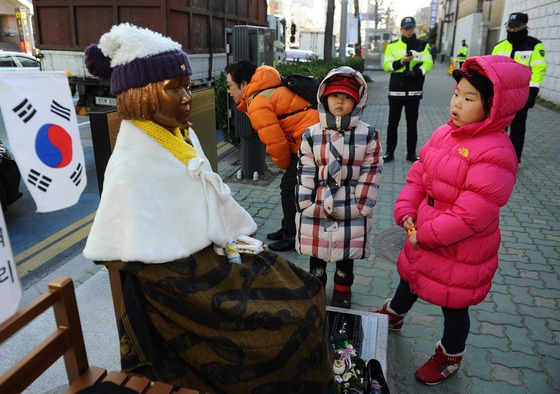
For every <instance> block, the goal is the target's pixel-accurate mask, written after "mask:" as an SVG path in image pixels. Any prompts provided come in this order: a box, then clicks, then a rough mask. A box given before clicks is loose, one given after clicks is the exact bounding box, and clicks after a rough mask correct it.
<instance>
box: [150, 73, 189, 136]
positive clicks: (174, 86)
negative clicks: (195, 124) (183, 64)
mask: <svg viewBox="0 0 560 394" xmlns="http://www.w3.org/2000/svg"><path fill="white" fill-rule="evenodd" d="M157 97H158V100H159V111H157V112H154V113H153V114H152V120H153V121H154V122H155V123H157V124H159V125H160V126H162V127H165V128H166V129H168V130H173V129H175V128H177V127H182V126H187V125H188V123H189V116H190V114H191V103H192V93H191V79H190V77H186V76H185V77H177V78H173V79H166V80H164V81H160V82H158V83H157Z"/></svg>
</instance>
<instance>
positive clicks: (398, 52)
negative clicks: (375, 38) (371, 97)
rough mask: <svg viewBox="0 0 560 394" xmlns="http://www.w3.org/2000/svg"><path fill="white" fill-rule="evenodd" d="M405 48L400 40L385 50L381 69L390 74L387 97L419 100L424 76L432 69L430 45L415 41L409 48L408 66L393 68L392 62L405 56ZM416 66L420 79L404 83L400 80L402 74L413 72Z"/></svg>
mask: <svg viewBox="0 0 560 394" xmlns="http://www.w3.org/2000/svg"><path fill="white" fill-rule="evenodd" d="M406 48H407V44H406V43H405V42H403V40H402V39H398V40H396V41H393V42H392V43H390V44H389V45H387V48H385V57H384V60H383V69H384V70H385V71H386V72H390V73H391V80H390V82H389V97H393V98H405V99H406V98H409V99H419V98H422V87H423V85H424V76H425V75H426V74H427V73H429V72H430V71H431V70H432V68H433V67H434V60H433V58H432V55H431V54H430V44H428V43H427V42H426V41H424V40H416V42H415V45H414V46H412V47H411V48H410V50H411V52H412V55H413V59H412V60H411V61H410V63H409V64H410V65H409V66H408V67H407V66H406V65H400V67H397V68H394V62H395V61H397V60H401V59H402V58H403V57H405V56H406ZM417 65H419V67H417V68H419V69H420V70H421V71H422V77H421V78H416V79H414V80H412V81H407V82H404V81H403V79H402V76H403V73H404V72H405V71H408V70H413V69H414V67H415V66H417Z"/></svg>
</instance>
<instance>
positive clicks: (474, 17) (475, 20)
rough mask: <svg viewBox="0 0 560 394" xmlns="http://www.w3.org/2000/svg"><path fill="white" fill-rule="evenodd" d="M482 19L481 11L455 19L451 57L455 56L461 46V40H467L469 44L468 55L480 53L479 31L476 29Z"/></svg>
mask: <svg viewBox="0 0 560 394" xmlns="http://www.w3.org/2000/svg"><path fill="white" fill-rule="evenodd" d="M481 21H482V13H480V12H478V13H474V14H469V15H467V16H465V17H463V18H461V19H459V20H458V21H457V27H456V29H457V30H456V32H455V43H454V45H453V48H455V50H454V53H453V57H457V54H458V53H459V48H461V41H462V40H465V41H467V45H468V46H469V56H476V55H479V54H481V51H482V49H481V48H483V47H481V40H480V31H479V30H478V29H477V27H478V26H480V24H481Z"/></svg>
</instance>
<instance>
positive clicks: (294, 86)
mask: <svg viewBox="0 0 560 394" xmlns="http://www.w3.org/2000/svg"><path fill="white" fill-rule="evenodd" d="M320 84H321V81H319V80H318V79H315V78H313V76H312V75H305V74H289V75H286V76H285V77H284V76H283V77H282V85H279V86H275V87H273V88H268V89H264V90H261V91H259V92H256V93H254V94H253V95H252V96H251V98H250V99H249V102H248V104H247V105H249V104H250V103H251V101H252V99H253V97H255V96H257V95H260V94H262V95H264V96H265V97H266V98H268V97H270V95H271V94H272V92H273V91H274V89H276V88H279V87H280V86H285V87H287V88H288V89H290V90H291V91H292V92H294V93H295V94H297V95H298V96H300V97H302V98H303V99H305V100H307V101H309V103H310V104H311V105H308V106H306V107H305V108H302V109H298V110H297V111H294V112H290V113H288V114H283V115H278V119H285V118H287V117H288V116H292V115H295V114H298V113H300V112H303V111H307V110H308V109H317V91H318V90H319V85H320Z"/></svg>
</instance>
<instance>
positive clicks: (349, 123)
mask: <svg viewBox="0 0 560 394" xmlns="http://www.w3.org/2000/svg"><path fill="white" fill-rule="evenodd" d="M335 75H344V76H348V77H351V78H355V79H356V80H358V82H359V83H360V101H359V102H358V104H357V105H356V107H355V108H354V110H353V111H352V112H351V113H350V114H348V115H346V116H333V115H331V114H330V113H329V112H327V110H326V101H324V99H322V98H323V92H324V91H325V88H326V87H327V81H328V80H329V79H331V78H332V77H333V76H335ZM317 101H318V106H317V109H318V111H319V120H320V122H321V124H322V125H323V127H326V128H328V129H334V130H349V129H351V128H353V127H356V126H357V125H358V123H359V122H360V116H361V115H362V111H363V110H364V106H365V105H366V102H367V83H366V80H365V79H364V77H363V75H362V74H361V73H360V72H359V71H356V70H354V69H353V68H352V67H348V66H342V67H339V68H336V69H332V70H331V71H329V73H328V74H327V76H326V77H325V78H324V79H323V80H322V81H321V84H320V85H319V90H318V91H317Z"/></svg>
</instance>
